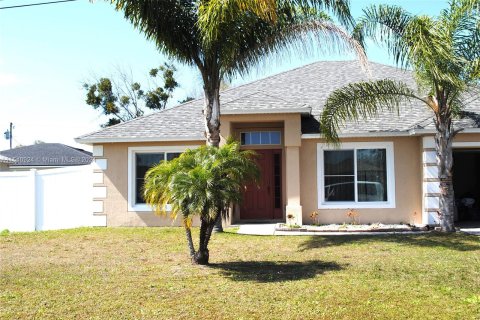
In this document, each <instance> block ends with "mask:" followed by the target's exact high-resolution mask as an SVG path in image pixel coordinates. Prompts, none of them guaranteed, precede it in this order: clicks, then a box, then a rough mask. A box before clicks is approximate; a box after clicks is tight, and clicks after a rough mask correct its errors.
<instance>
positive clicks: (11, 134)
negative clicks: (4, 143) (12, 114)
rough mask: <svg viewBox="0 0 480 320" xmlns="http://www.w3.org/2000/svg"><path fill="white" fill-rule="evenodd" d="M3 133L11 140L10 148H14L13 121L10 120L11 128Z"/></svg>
mask: <svg viewBox="0 0 480 320" xmlns="http://www.w3.org/2000/svg"><path fill="white" fill-rule="evenodd" d="M3 134H4V135H5V139H7V140H10V149H12V138H13V123H11V122H10V130H7V131H5V132H4V133H3Z"/></svg>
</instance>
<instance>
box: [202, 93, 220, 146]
mask: <svg viewBox="0 0 480 320" xmlns="http://www.w3.org/2000/svg"><path fill="white" fill-rule="evenodd" d="M203 113H204V114H203V116H204V122H205V133H206V135H207V144H208V145H209V146H213V147H219V145H220V89H219V88H214V89H211V90H208V89H205V107H204V110H203Z"/></svg>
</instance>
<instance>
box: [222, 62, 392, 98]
mask: <svg viewBox="0 0 480 320" xmlns="http://www.w3.org/2000/svg"><path fill="white" fill-rule="evenodd" d="M332 62H358V60H318V61H315V62H311V63H308V64H306V65H303V66H298V67H296V68H293V69H289V70H285V71H282V72H279V73H276V74H272V75H269V76H266V77H264V78H260V79H257V80H254V81H251V82H248V83H244V84H241V85H239V86H236V87H232V88H228V89H226V90H224V91H222V92H221V93H223V92H228V91H231V90H234V89H238V88H241V87H244V86H248V85H251V84H254V83H257V82H260V81H263V80H267V79H272V78H276V77H278V76H281V75H283V74H285V73H289V72H293V71H296V70H298V69H303V68H306V67H308V66H312V65H314V64H320V63H332ZM368 63H370V61H369V62H368ZM375 63H376V64H380V65H384V66H388V65H385V64H381V63H378V62H375ZM393 68H395V67H393Z"/></svg>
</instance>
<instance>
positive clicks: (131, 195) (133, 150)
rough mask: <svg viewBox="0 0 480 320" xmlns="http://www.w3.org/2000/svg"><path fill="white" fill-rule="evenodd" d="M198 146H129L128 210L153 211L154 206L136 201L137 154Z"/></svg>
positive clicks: (182, 150) (170, 151)
mask: <svg viewBox="0 0 480 320" xmlns="http://www.w3.org/2000/svg"><path fill="white" fill-rule="evenodd" d="M195 148H198V146H152V147H129V148H128V182H127V183H128V192H127V194H128V199H127V203H128V211H129V212H130V211H134V212H153V208H152V207H151V206H149V205H148V204H146V203H139V204H136V203H135V189H136V185H135V184H136V183H137V182H136V179H135V176H136V172H135V167H136V166H135V164H136V163H135V155H136V154H137V153H162V152H167V153H174V152H180V153H182V152H184V151H185V150H187V149H195Z"/></svg>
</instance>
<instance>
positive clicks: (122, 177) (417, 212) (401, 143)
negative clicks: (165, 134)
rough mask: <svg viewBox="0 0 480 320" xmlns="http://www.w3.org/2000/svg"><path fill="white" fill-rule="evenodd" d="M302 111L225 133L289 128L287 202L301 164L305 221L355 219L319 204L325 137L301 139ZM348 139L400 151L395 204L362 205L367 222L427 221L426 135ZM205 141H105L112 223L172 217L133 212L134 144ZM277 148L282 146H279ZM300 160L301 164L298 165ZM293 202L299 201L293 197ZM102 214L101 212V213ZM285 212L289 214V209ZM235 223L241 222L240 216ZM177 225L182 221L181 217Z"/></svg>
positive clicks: (258, 118) (236, 125)
mask: <svg viewBox="0 0 480 320" xmlns="http://www.w3.org/2000/svg"><path fill="white" fill-rule="evenodd" d="M299 125H300V116H299V115H295V114H292V115H289V114H284V115H248V116H247V115H244V116H233V115H232V116H230V115H229V116H222V136H223V137H226V136H228V135H234V136H235V135H238V133H239V132H240V131H242V130H248V128H249V127H250V128H252V129H258V128H279V129H281V130H282V132H283V133H284V134H283V136H284V139H283V141H282V146H281V148H282V150H283V153H282V155H283V156H282V159H283V173H284V174H283V181H282V182H283V183H282V184H283V190H282V196H283V202H284V207H286V206H288V201H289V197H290V198H291V199H292V200H295V198H296V195H297V194H298V192H297V191H296V190H295V188H294V189H290V190H287V189H288V188H287V184H288V183H289V178H290V181H291V180H292V178H293V177H294V176H295V175H291V174H290V175H289V172H295V170H296V166H297V164H298V163H299V169H300V204H299V205H300V207H299V208H300V210H301V212H302V218H303V219H302V220H303V223H304V224H309V223H311V220H310V217H309V216H310V213H311V212H312V211H314V210H318V212H319V216H320V222H321V223H343V222H349V221H350V220H349V218H348V217H346V215H345V214H346V212H347V210H346V209H321V210H319V209H318V191H317V143H321V142H323V141H322V140H321V139H300V134H298V133H299V129H300V128H299ZM343 141H344V142H371V141H378V142H385V141H391V142H393V145H394V155H395V159H394V162H395V190H396V196H395V197H396V198H395V204H396V207H395V208H388V209H357V211H358V212H359V214H360V222H361V223H375V222H384V223H395V222H407V223H412V222H414V223H421V216H422V214H421V213H422V169H423V168H422V151H423V146H422V137H420V136H416V137H395V138H393V137H381V138H356V139H353V138H350V139H344V140H343ZM455 141H456V142H480V133H478V134H465V133H460V134H459V135H457V137H456V139H455ZM202 144H204V142H202V141H182V142H162V143H158V142H151V143H105V144H102V145H103V156H101V157H98V158H101V159H106V160H107V162H108V165H107V169H106V170H104V171H102V173H103V182H102V183H97V184H95V186H105V187H106V190H107V196H106V198H105V199H101V200H102V201H103V214H106V216H107V225H108V226H169V225H172V221H171V219H170V218H168V217H158V216H156V215H155V214H154V213H152V212H129V211H128V203H127V197H128V174H127V172H128V148H129V147H140V146H181V145H187V146H188V145H202ZM289 147H290V148H291V149H290V150H291V152H292V155H295V152H296V151H295V150H296V149H295V148H299V149H298V150H299V161H294V160H295V159H294V158H291V160H292V159H293V161H291V162H292V164H291V166H292V168H288V166H289V163H288V161H287V160H286V159H287V152H288V148H289ZM276 148H277V147H276ZM296 163H297V164H296ZM292 204H293V201H292ZM100 214H101V213H100ZM284 216H285V213H284ZM234 220H236V221H235V222H238V219H234ZM175 225H179V222H176V223H175Z"/></svg>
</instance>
